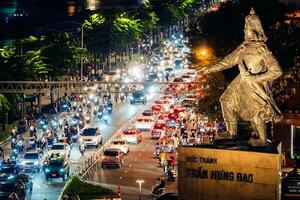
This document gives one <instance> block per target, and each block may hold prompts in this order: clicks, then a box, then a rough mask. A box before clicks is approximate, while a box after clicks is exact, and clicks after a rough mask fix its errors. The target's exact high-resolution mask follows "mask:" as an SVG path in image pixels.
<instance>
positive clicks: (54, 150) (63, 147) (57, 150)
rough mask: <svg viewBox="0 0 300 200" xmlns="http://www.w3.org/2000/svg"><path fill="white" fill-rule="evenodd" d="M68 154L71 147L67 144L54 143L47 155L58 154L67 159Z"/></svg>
mask: <svg viewBox="0 0 300 200" xmlns="http://www.w3.org/2000/svg"><path fill="white" fill-rule="evenodd" d="M70 152H71V147H70V145H69V144H68V143H56V144H54V145H53V146H52V147H51V149H50V150H49V151H48V155H49V156H50V155H51V154H60V155H64V156H66V157H69V156H70Z"/></svg>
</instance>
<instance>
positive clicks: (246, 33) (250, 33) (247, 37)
mask: <svg viewBox="0 0 300 200" xmlns="http://www.w3.org/2000/svg"><path fill="white" fill-rule="evenodd" d="M244 38H245V40H246V41H247V40H253V39H254V38H255V35H254V33H253V30H252V29H251V27H250V26H249V22H247V21H246V22H245V28H244Z"/></svg>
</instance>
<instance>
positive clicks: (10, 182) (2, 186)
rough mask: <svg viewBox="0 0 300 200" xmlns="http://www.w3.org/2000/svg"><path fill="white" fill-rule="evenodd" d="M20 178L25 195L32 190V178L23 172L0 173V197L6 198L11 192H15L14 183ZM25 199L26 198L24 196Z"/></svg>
mask: <svg viewBox="0 0 300 200" xmlns="http://www.w3.org/2000/svg"><path fill="white" fill-rule="evenodd" d="M19 180H21V181H22V182H23V183H24V185H25V195H26V196H27V195H28V194H29V193H31V192H32V189H33V183H32V178H31V177H30V176H29V175H27V174H24V173H19V174H14V175H6V174H1V175H0V199H8V197H9V196H10V195H11V193H13V192H17V188H16V184H17V182H18V181H19ZM26 199H27V198H26Z"/></svg>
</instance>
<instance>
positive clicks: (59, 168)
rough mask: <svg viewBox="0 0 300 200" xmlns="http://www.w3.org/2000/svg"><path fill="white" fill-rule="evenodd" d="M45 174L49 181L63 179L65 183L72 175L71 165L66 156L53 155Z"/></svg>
mask: <svg viewBox="0 0 300 200" xmlns="http://www.w3.org/2000/svg"><path fill="white" fill-rule="evenodd" d="M44 174H45V178H46V180H47V181H48V180H49V178H51V179H52V178H62V179H63V181H65V180H66V178H67V177H69V175H70V165H69V163H68V159H67V158H66V156H65V155H61V154H59V153H56V154H52V155H51V157H50V158H49V162H48V164H47V166H45V171H44Z"/></svg>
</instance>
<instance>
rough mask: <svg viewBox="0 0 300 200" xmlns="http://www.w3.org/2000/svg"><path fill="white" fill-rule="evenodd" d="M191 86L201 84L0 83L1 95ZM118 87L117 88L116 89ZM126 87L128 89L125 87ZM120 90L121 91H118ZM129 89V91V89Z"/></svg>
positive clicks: (110, 82) (116, 91)
mask: <svg viewBox="0 0 300 200" xmlns="http://www.w3.org/2000/svg"><path fill="white" fill-rule="evenodd" d="M177 84H180V85H191V84H200V82H118V81H95V82H85V81H0V93H22V94H32V93H56V94H60V93H61V94H64V93H89V92H92V89H91V88H94V89H101V91H105V92H110V93H121V92H126V91H127V92H129V93H130V92H132V91H134V90H135V89H136V88H137V86H140V85H142V86H143V87H150V86H155V87H156V90H158V91H160V92H162V90H159V89H163V88H165V86H167V85H173V86H175V85H177ZM115 86H117V87H115ZM125 86H126V87H125ZM116 88H119V89H116ZM128 88H129V89H128Z"/></svg>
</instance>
